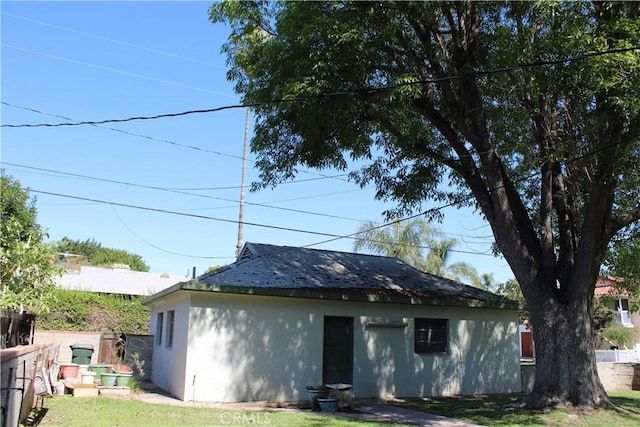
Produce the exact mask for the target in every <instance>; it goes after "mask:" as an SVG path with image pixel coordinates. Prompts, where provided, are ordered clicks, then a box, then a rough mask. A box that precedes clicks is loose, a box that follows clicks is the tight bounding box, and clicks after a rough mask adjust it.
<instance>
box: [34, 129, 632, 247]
mask: <svg viewBox="0 0 640 427" xmlns="http://www.w3.org/2000/svg"><path fill="white" fill-rule="evenodd" d="M620 144H621V141H617V142H614V143H611V144H608V145H605V146H603V147H600V148H598V149H596V150H593V151H590V152H587V153H584V154H582V155H579V156H575V157H573V158H571V159H569V160H566V161H564V162H561V163H562V164H564V165H565V166H566V165H567V164H569V163H573V162H576V161H578V160H582V159H584V158H586V157H590V156H593V155H595V154H598V153H601V152H603V151H605V150H608V149H610V148H613V147H615V146H616V145H620ZM549 170H550V168H549ZM538 174H539V171H536V172H534V173H531V174H529V175H527V176H525V177H522V178H519V179H516V180H513V181H512V182H513V183H514V184H515V183H518V182H524V181H526V180H527V179H530V178H533V177H535V176H537V175H538ZM502 188H504V185H501V186H498V187H495V188H490V189H488V191H489V192H490V193H491V192H494V191H497V190H499V189H502ZM29 191H33V192H34V193H39V194H46V195H51V196H58V197H66V198H70V199H76V200H84V201H90V202H94V203H100V204H106V205H112V206H123V207H128V208H133V209H140V210H145V211H151V212H159V213H167V214H171V215H177V216H186V217H192V218H200V219H208V220H213V221H221V222H227V223H233V224H237V220H229V219H224V218H215V217H209V216H205V215H195V214H187V213H181V212H175V211H169V210H165V209H158V208H150V207H145V206H137V205H130V204H125V203H117V202H110V201H105V200H98V199H91V198H86V197H79V196H71V195H68V194H60V193H53V192H48V191H40V190H34V189H29ZM473 198H474V195H473V194H472V193H470V194H467V195H466V196H461V197H458V198H457V199H456V200H453V201H451V202H449V203H447V204H444V205H441V206H437V207H434V208H431V209H427V210H425V211H423V212H420V213H418V214H415V215H411V216H408V217H405V218H400V219H395V220H393V221H391V222H388V223H385V224H382V225H379V226H376V227H372V228H370V229H367V230H360V231H358V232H355V233H351V234H347V235H337V234H332V233H324V232H318V231H311V230H301V229H295V228H290V227H279V226H274V225H267V224H258V223H251V222H245V224H246V225H251V226H255V227H263V228H270V229H275V230H283V231H291V232H298V233H305V234H312V235H318V236H325V237H330V239H328V240H323V241H321V242H316V243H311V244H308V245H305V246H303V247H311V246H317V245H321V244H325V243H329V242H333V241H336V240H340V239H345V238H350V239H356V238H357V237H356V236H357V235H358V234H362V233H364V232H368V231H375V230H378V229H381V228H384V227H388V226H389V225H392V224H395V223H398V222H404V221H408V220H411V219H415V218H418V217H420V216H423V215H428V214H430V213H435V212H438V211H440V210H442V209H445V208H448V207H453V206H456V205H458V204H460V203H463V202H465V201H469V200H471V199H473ZM451 251H452V252H462V253H472V254H475V255H486V256H493V255H491V254H483V253H477V252H476V253H474V252H469V251H456V250H451Z"/></svg>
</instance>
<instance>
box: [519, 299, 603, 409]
mask: <svg viewBox="0 0 640 427" xmlns="http://www.w3.org/2000/svg"><path fill="white" fill-rule="evenodd" d="M534 299H536V301H531V303H532V304H533V305H534V306H536V308H533V307H531V308H532V309H531V310H530V313H531V323H532V325H533V338H534V342H535V346H536V371H535V383H534V387H533V391H532V392H531V394H530V395H529V396H527V398H526V399H525V403H526V405H527V406H528V407H532V408H544V407H549V406H554V405H556V404H558V403H562V402H571V403H572V404H573V405H575V406H577V407H581V408H593V407H596V406H601V405H603V404H605V403H606V402H608V398H607V395H606V393H605V391H604V388H603V387H602V384H601V383H600V378H599V377H598V372H597V368H596V357H595V349H594V346H593V341H592V336H593V335H592V323H591V319H592V316H591V311H592V309H593V303H592V301H591V298H582V301H578V300H575V299H574V300H573V301H570V302H568V303H562V302H561V301H560V299H559V298H557V296H556V297H555V298H554V297H552V296H550V295H545V296H543V295H539V296H537V297H534Z"/></svg>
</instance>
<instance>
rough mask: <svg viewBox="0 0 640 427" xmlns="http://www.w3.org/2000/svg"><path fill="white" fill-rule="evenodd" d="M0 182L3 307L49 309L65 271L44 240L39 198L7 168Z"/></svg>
mask: <svg viewBox="0 0 640 427" xmlns="http://www.w3.org/2000/svg"><path fill="white" fill-rule="evenodd" d="M0 181H1V186H0V192H1V197H0V206H1V216H0V263H1V265H2V276H1V283H2V285H1V286H2V291H1V293H0V306H1V307H5V308H10V309H19V308H23V309H30V310H32V311H46V310H47V309H48V308H49V305H50V303H51V302H52V297H53V293H52V291H53V289H54V288H55V278H56V277H58V276H59V275H60V274H61V270H60V269H59V268H57V267H55V266H54V263H53V261H54V251H53V248H52V246H51V245H48V244H46V243H44V238H45V237H46V235H45V232H44V230H43V229H42V227H41V226H40V224H38V222H37V221H36V216H37V209H36V205H35V203H36V199H35V198H32V197H31V196H30V195H29V192H28V190H26V189H24V188H22V185H21V184H20V182H19V181H17V180H16V179H14V178H13V177H11V176H9V175H5V174H4V171H2V174H1V175H0Z"/></svg>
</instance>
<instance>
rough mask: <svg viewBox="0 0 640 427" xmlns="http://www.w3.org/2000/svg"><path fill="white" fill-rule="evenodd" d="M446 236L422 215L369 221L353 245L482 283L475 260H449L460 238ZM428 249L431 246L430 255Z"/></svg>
mask: <svg viewBox="0 0 640 427" xmlns="http://www.w3.org/2000/svg"><path fill="white" fill-rule="evenodd" d="M442 237H443V235H442V232H441V231H440V230H438V229H435V228H432V227H431V225H429V223H428V222H426V221H424V220H421V219H414V220H411V221H394V222H393V223H392V224H391V225H390V226H387V227H384V226H382V225H381V224H379V223H376V222H374V221H366V222H364V223H363V224H362V225H361V226H360V227H359V228H358V232H357V235H356V240H355V243H354V245H353V247H354V250H355V251H356V252H360V251H361V250H365V251H369V252H371V253H374V254H377V255H385V256H390V257H394V258H400V259H401V260H403V261H405V262H406V263H408V264H410V265H412V266H414V267H416V268H417V269H419V270H422V271H424V272H427V273H430V274H433V275H436V276H441V277H447V278H449V279H452V280H456V281H462V280H464V279H467V280H468V281H470V282H471V284H472V285H473V286H476V287H481V286H482V280H481V278H480V276H479V275H478V272H477V270H476V269H475V268H474V267H473V266H472V265H471V264H468V263H465V262H455V263H452V264H450V263H449V261H450V260H451V252H452V249H453V247H454V246H455V245H457V244H458V241H457V240H456V239H443V238H442ZM424 249H428V252H427V254H426V256H424V254H423V250H424Z"/></svg>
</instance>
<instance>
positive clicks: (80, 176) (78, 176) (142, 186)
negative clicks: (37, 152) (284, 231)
mask: <svg viewBox="0 0 640 427" xmlns="http://www.w3.org/2000/svg"><path fill="white" fill-rule="evenodd" d="M2 164H4V165H9V166H16V167H21V168H25V169H32V170H39V171H44V172H49V173H56V174H60V175H68V176H72V177H76V178H82V179H88V180H93V181H101V182H108V183H112V184H119V185H126V186H128V187H137V188H145V189H149V190H158V191H166V192H170V193H176V194H183V195H187V196H194V197H201V198H206V199H212V200H221V201H224V202H233V203H238V201H237V200H233V199H227V198H224V197H215V196H209V195H206V194H197V193H188V192H185V191H179V190H172V189H168V188H163V187H156V186H151V185H142V184H134V183H131V182H124V181H116V180H112V179H107V178H97V177H93V176H88V175H80V174H75V173H70V172H61V171H56V170H52V169H44V168H37V167H32V166H25V165H19V164H16V163H8V162H2ZM328 178H333V177H327V178H313V179H310V180H304V181H311V180H318V179H328ZM245 203H246V204H247V205H251V206H258V207H262V208H269V209H277V210H282V211H288V212H294V213H301V214H306V215H315V216H321V217H325V218H334V219H342V220H347V221H357V222H360V221H361V220H359V219H355V218H347V217H343V216H338V215H330V214H323V213H320V212H309V211H304V210H300V209H291V208H284V207H281V206H271V205H265V204H261V203H253V202H245Z"/></svg>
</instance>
